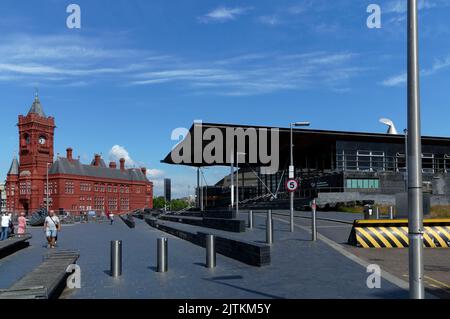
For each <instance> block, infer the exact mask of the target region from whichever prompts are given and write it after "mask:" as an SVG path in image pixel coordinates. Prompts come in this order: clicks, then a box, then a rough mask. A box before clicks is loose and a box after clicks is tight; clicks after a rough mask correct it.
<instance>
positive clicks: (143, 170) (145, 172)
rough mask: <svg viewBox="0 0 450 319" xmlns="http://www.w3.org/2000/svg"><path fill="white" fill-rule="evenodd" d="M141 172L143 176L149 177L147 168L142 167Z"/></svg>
mask: <svg viewBox="0 0 450 319" xmlns="http://www.w3.org/2000/svg"><path fill="white" fill-rule="evenodd" d="M141 172H142V174H144V176H146V175H147V168H145V167H141Z"/></svg>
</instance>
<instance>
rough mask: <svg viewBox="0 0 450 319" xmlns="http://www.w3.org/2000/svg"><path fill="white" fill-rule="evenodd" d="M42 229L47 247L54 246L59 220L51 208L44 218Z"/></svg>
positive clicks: (59, 224) (59, 227)
mask: <svg viewBox="0 0 450 319" xmlns="http://www.w3.org/2000/svg"><path fill="white" fill-rule="evenodd" d="M44 231H45V236H46V237H47V248H55V247H56V239H57V237H58V232H60V231H61V222H60V221H59V218H58V216H56V215H55V211H53V210H51V211H50V214H49V216H47V217H46V218H45V223H44Z"/></svg>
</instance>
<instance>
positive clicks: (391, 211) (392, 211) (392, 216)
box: [389, 206, 394, 219]
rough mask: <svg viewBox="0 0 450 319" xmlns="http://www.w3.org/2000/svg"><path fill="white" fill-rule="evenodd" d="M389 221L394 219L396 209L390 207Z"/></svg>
mask: <svg viewBox="0 0 450 319" xmlns="http://www.w3.org/2000/svg"><path fill="white" fill-rule="evenodd" d="M389 219H394V207H392V206H390V207H389Z"/></svg>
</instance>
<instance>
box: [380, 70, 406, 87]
mask: <svg viewBox="0 0 450 319" xmlns="http://www.w3.org/2000/svg"><path fill="white" fill-rule="evenodd" d="M406 80H407V75H406V73H402V74H399V75H395V76H392V77H390V78H388V79H386V80H384V81H383V82H382V83H381V84H382V85H384V86H399V85H403V84H404V83H406Z"/></svg>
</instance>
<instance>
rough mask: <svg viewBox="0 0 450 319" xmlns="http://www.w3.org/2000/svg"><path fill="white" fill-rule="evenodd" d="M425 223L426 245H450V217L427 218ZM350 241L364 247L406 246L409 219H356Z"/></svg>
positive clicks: (424, 237)
mask: <svg viewBox="0 0 450 319" xmlns="http://www.w3.org/2000/svg"><path fill="white" fill-rule="evenodd" d="M423 224H424V235H423V243H424V246H425V247H429V248H449V247H450V218H448V219H425V220H424V223H423ZM348 243H349V244H350V245H353V246H357V247H362V248H406V247H408V245H409V239H408V220H407V219H398V220H390V219H385V220H355V222H354V224H353V228H352V230H351V232H350V236H349V239H348Z"/></svg>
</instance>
